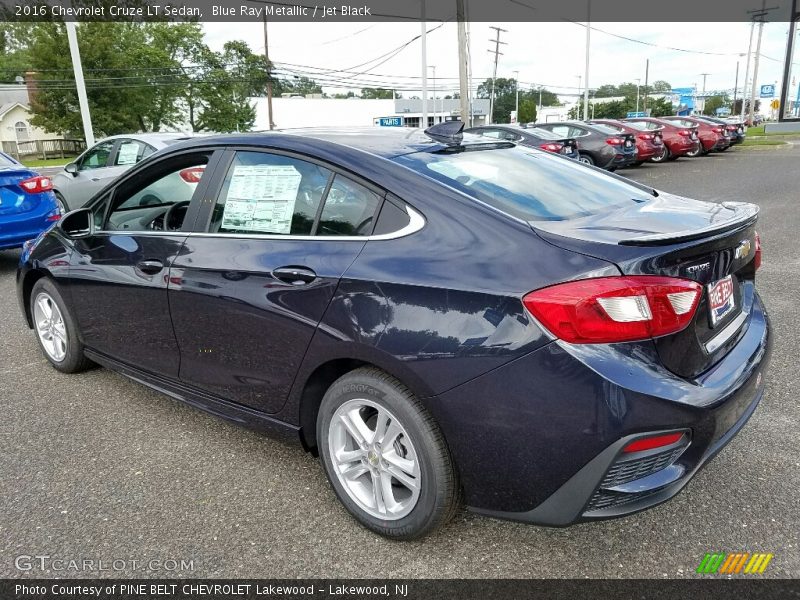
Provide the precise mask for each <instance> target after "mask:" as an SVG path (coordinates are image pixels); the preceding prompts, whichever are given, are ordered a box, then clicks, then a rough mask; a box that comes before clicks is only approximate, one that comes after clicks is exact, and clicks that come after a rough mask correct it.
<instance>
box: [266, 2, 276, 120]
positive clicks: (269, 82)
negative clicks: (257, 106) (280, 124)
mask: <svg viewBox="0 0 800 600" xmlns="http://www.w3.org/2000/svg"><path fill="white" fill-rule="evenodd" d="M264 61H265V62H266V63H267V72H268V77H267V124H268V125H267V128H268V129H269V130H270V131H272V130H273V129H275V123H274V121H273V120H272V68H271V65H270V62H269V38H268V35H267V11H266V10H265V11H264Z"/></svg>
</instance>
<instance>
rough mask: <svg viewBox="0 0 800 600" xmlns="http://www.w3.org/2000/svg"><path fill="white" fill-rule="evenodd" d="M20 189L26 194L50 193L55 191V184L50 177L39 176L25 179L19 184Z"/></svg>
mask: <svg viewBox="0 0 800 600" xmlns="http://www.w3.org/2000/svg"><path fill="white" fill-rule="evenodd" d="M19 187H21V188H22V191H23V192H25V193H26V194H41V193H42V192H49V191H50V190H52V189H53V182H52V181H51V180H50V178H49V177H44V176H42V175H37V176H36V177H31V178H30V179H25V180H23V181H20V182H19Z"/></svg>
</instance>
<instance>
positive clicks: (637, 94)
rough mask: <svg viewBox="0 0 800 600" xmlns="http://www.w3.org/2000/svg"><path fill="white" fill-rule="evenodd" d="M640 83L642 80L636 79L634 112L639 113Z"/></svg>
mask: <svg viewBox="0 0 800 600" xmlns="http://www.w3.org/2000/svg"><path fill="white" fill-rule="evenodd" d="M640 83H642V78H641V77H637V78H636V112H637V113H638V112H639V84H640Z"/></svg>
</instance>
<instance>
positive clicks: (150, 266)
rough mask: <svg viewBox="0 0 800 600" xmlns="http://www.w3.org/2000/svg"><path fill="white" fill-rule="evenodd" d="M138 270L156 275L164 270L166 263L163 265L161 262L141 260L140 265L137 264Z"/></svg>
mask: <svg viewBox="0 0 800 600" xmlns="http://www.w3.org/2000/svg"><path fill="white" fill-rule="evenodd" d="M136 268H137V269H139V270H140V271H141V272H142V273H147V274H148V275H155V274H156V273H158V272H160V271H161V269H163V268H164V263H162V262H161V261H160V260H140V261H139V262H138V263H136Z"/></svg>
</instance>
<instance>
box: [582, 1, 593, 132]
mask: <svg viewBox="0 0 800 600" xmlns="http://www.w3.org/2000/svg"><path fill="white" fill-rule="evenodd" d="M591 33H592V0H586V64H585V66H584V91H583V119H584V120H586V119H587V118H588V115H589V43H590V36H591Z"/></svg>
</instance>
